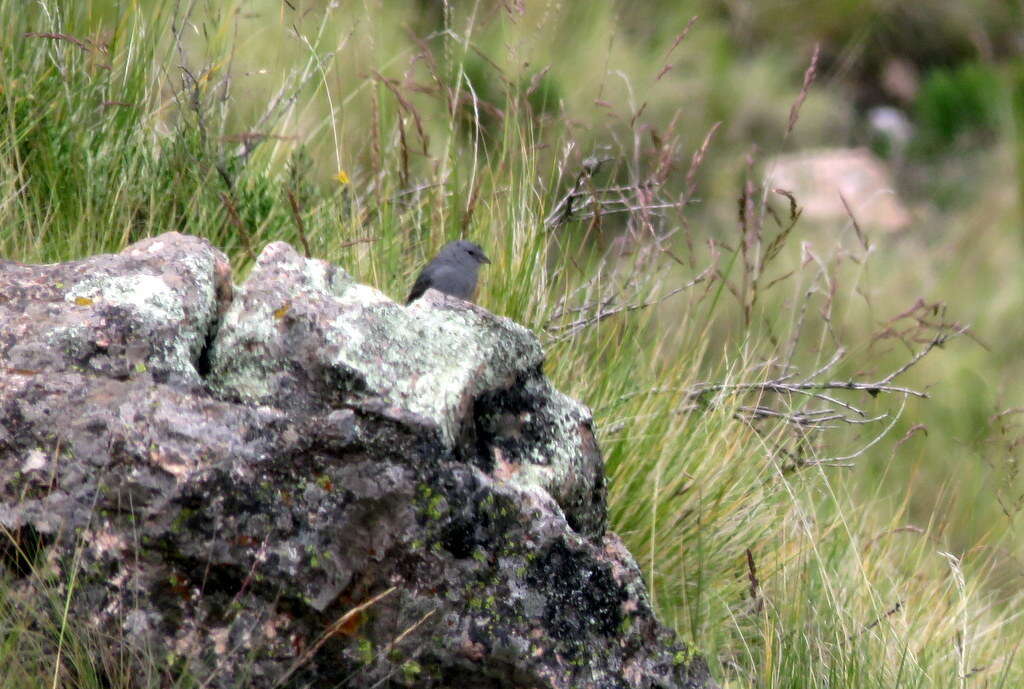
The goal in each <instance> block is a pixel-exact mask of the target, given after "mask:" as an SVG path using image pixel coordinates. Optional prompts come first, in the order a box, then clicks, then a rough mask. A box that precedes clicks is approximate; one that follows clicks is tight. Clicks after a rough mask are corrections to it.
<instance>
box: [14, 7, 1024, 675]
mask: <svg viewBox="0 0 1024 689" xmlns="http://www.w3.org/2000/svg"><path fill="white" fill-rule="evenodd" d="M0 18H2V19H4V20H5V26H6V27H7V30H6V31H7V33H6V40H5V41H4V43H3V46H0V52H2V56H3V60H2V63H0V87H2V89H3V91H2V94H0V97H2V103H0V119H2V122H3V134H2V136H3V140H2V156H3V166H4V168H3V179H2V180H0V185H2V186H0V198H2V201H0V255H3V256H4V257H8V258H14V259H16V260H21V261H56V260H70V259H73V258H78V257H81V256H84V255H87V254H89V253H94V252H98V251H116V250H119V249H121V248H123V247H124V246H125V245H126V244H127V243H130V242H132V241H136V240H138V239H140V238H142V237H144V236H148V235H151V234H155V233H158V232H162V231H167V230H172V229H177V230H180V231H187V232H192V233H196V234H202V235H204V236H207V237H210V238H211V240H212V241H214V242H215V243H216V244H217V245H218V246H220V247H221V248H223V249H224V250H225V251H227V252H228V253H229V254H230V255H231V257H232V260H233V262H234V265H235V267H236V269H237V270H238V271H239V272H240V276H241V275H244V273H245V271H246V270H247V268H248V266H249V265H251V262H252V260H253V258H254V256H255V254H256V253H258V251H259V249H260V247H261V246H262V245H263V244H265V243H266V242H267V241H272V240H275V239H284V240H286V241H290V242H292V243H294V244H296V245H299V244H300V243H305V244H306V245H308V246H309V249H310V252H311V253H312V254H314V255H317V256H321V257H324V258H327V259H329V260H332V261H335V262H337V263H340V264H342V265H344V266H346V267H347V268H348V269H350V270H351V271H352V272H353V273H355V274H356V276H357V277H358V278H360V279H362V280H364V281H367V282H369V283H371V284H374V285H376V286H378V287H379V288H381V289H382V290H384V291H386V292H387V293H389V294H390V295H391V296H393V297H396V298H399V297H401V296H402V295H403V294H404V291H405V290H406V288H407V286H408V284H409V281H410V278H411V276H412V275H413V273H414V271H415V270H416V269H417V267H418V266H419V265H421V264H422V262H423V260H424V259H425V258H426V257H428V256H429V255H431V254H432V252H433V251H434V250H435V249H436V247H437V246H438V245H439V244H440V242H441V241H443V240H444V239H446V238H451V237H455V236H463V235H467V236H471V237H473V238H475V239H477V240H479V241H480V242H481V243H482V244H484V246H485V247H486V248H487V250H488V253H489V254H492V255H495V256H497V258H496V260H495V265H494V266H493V267H492V268H493V269H492V270H490V271H489V273H488V274H487V285H486V286H485V288H484V294H483V295H482V296H481V302H482V303H483V304H485V305H487V306H488V307H489V308H491V309H492V310H494V311H496V312H499V313H503V314H505V315H508V316H510V317H513V318H516V319H517V320H521V321H522V322H524V323H526V324H528V325H530V326H531V327H533V328H534V329H535V330H537V331H538V332H540V333H542V335H543V337H544V338H545V341H546V343H547V345H548V350H549V354H550V360H549V363H548V366H547V371H548V373H549V375H551V376H552V377H553V378H554V379H555V380H556V382H557V383H558V384H559V385H560V386H561V387H562V389H564V390H566V391H567V392H569V393H570V394H573V395H575V396H577V397H580V398H581V399H583V400H584V401H585V402H587V403H588V404H590V405H591V406H592V407H593V408H594V410H595V415H596V418H597V420H598V425H599V429H600V432H601V434H602V443H603V447H604V449H605V451H606V454H607V457H608V463H609V473H610V476H611V499H612V511H613V517H614V519H613V521H614V523H615V527H616V528H617V529H618V530H619V531H620V532H622V534H623V536H624V538H625V539H626V541H627V543H628V544H629V545H630V546H631V549H632V550H633V552H634V553H635V554H636V556H637V558H638V560H639V561H640V563H641V566H642V567H643V568H644V569H645V572H647V574H648V581H649V583H650V585H651V586H652V596H653V598H654V600H655V603H656V604H657V605H658V606H659V609H660V610H661V612H662V615H663V617H664V618H665V619H666V620H667V621H668V622H669V623H670V624H674V625H675V626H676V627H677V629H679V631H680V632H681V633H682V634H683V636H684V637H685V638H687V639H688V640H690V641H692V642H693V643H695V644H696V645H697V646H698V647H699V648H700V649H702V650H703V651H704V652H706V653H707V655H708V657H709V660H710V661H711V664H712V667H713V669H714V673H715V675H716V677H718V678H719V679H720V681H721V682H722V683H723V685H726V686H758V687H769V686H771V687H775V686H851V687H852V686H958V687H959V686H967V684H968V683H970V684H972V685H979V686H1006V687H1013V686H1021V684H1020V682H1024V661H1022V660H1020V659H1019V658H1018V655H1017V652H1016V651H1017V646H1018V644H1019V643H1020V639H1021V637H1022V636H1024V624H1022V622H1021V620H1020V619H1019V615H1020V610H1021V608H1020V603H1021V601H1022V600H1024V597H1022V595H1021V592H1022V584H1024V533H1021V528H1022V524H1021V509H1022V506H1024V479H1022V478H1021V476H1020V473H1019V470H1018V463H1019V461H1020V458H1021V439H1022V438H1024V435H1022V426H1021V424H1020V418H1021V412H1022V410H1024V391H1022V389H1024V388H1022V386H1021V385H1020V382H1019V381H1020V380H1021V379H1022V376H1024V270H1022V268H1021V260H1022V258H1024V227H1022V207H1024V167H1022V165H1024V136H1022V131H1024V2H1021V1H1020V0H969V1H967V0H965V1H961V2H955V3H953V2H946V1H945V0H924V1H922V2H915V3H907V2H896V1H894V0H860V1H854V0H848V1H847V0H844V1H839V2H828V3H822V2H814V1H813V0H785V1H784V0H769V1H756V0H675V1H672V2H668V1H667V0H666V1H651V2H645V3H626V2H622V3H619V2H611V1H607V2H575V3H564V2H554V1H550V2H548V1H537V2H532V1H530V2H527V1H524V0H518V1H517V0H509V1H508V2H498V1H497V0H481V1H479V2H464V3H446V2H430V1H426V0H419V1H413V0H406V1H396V2H391V1H388V2H384V1H377V2H375V1H372V0H367V1H365V2H360V3H355V2H344V1H341V2H330V3H326V2H322V1H321V2H306V1H303V0H287V1H277V0H250V1H242V0H235V1H233V2H223V3H214V2H202V1H194V2H188V1H187V0H182V1H181V2H170V1H167V2H163V1H154V2H145V3H143V2H118V1H117V0H83V1H82V2H75V3H62V2H37V3H32V4H31V5H26V4H24V3H17V2H12V1H11V0H0ZM809 68H810V69H809ZM822 149H830V150H836V149H867V150H869V151H871V152H872V154H873V156H874V158H873V160H875V162H876V163H877V164H878V166H879V169H881V170H883V171H884V172H885V174H886V175H888V177H887V180H888V183H889V185H890V187H891V189H890V190H889V191H886V194H887V195H889V196H892V197H893V198H896V199H898V200H899V204H900V207H901V208H902V209H903V212H904V213H905V215H906V220H905V221H902V222H899V223H896V225H898V226H897V227H892V226H889V225H887V224H886V223H885V222H884V219H882V220H879V221H878V222H875V221H874V220H869V219H868V218H874V216H871V215H865V216H861V218H862V220H863V222H861V221H855V220H854V218H857V217H858V216H859V214H860V212H861V210H862V209H861V208H858V207H856V206H854V207H851V208H850V212H849V214H846V215H844V216H843V217H839V218H835V219H827V218H825V219H822V218H820V217H818V218H815V217H811V214H810V213H807V214H804V215H803V216H802V217H795V216H798V215H799V213H794V211H795V210H798V209H799V208H800V207H802V206H803V204H804V199H803V198H801V195H800V194H799V193H797V191H796V190H794V189H786V190H785V191H789V192H792V193H793V194H794V196H795V204H796V206H797V207H796V208H791V206H790V199H789V198H788V197H787V196H786V195H785V194H782V193H781V192H776V191H774V189H775V188H777V182H776V180H775V172H776V170H777V169H781V168H777V167H776V166H777V165H781V163H779V162H778V161H779V160H781V158H779V156H784V155H786V154H792V153H805V154H806V153H809V152H815V151H820V150H822ZM592 158H597V159H601V160H605V159H606V160H605V162H603V164H601V165H600V166H599V167H598V168H597V169H596V170H595V171H594V172H593V174H590V175H587V174H584V171H586V170H588V169H589V170H592V169H594V166H593V164H591V163H587V162H585V161H587V159H592ZM778 186H781V184H779V185H778ZM574 188H575V189H577V190H578V191H579V192H580V195H579V198H578V200H577V207H576V208H575V209H571V210H573V212H571V213H569V214H568V215H565V216H564V217H561V218H560V219H559V218H558V214H557V213H556V212H555V211H556V210H557V209H558V208H559V206H558V202H559V200H560V199H564V198H565V196H566V194H569V193H570V192H571V191H572V190H573V189H574ZM597 189H601V190H605V191H606V193H607V194H609V195H610V196H608V197H606V198H617V199H619V200H620V202H618V203H609V204H607V205H606V206H605V207H604V209H605V210H606V211H609V212H607V213H605V214H603V215H600V217H598V218H594V217H588V214H587V213H588V209H590V210H592V209H593V207H594V205H593V202H592V201H593V200H592V199H591V200H590V201H588V200H587V199H588V198H590V197H589V196H588V194H590V193H592V192H596V191H597ZM616 190H617V191H616ZM616 194H617V196H616ZM738 199H739V202H738ZM833 200H834V199H833ZM588 204H590V205H588ZM738 209H739V211H738ZM563 211H564V207H563ZM851 215H852V217H850V216H851ZM545 218H548V219H549V220H551V222H548V223H545ZM793 221H795V223H794V222H793ZM239 279H241V277H240V278H239ZM691 281H695V284H693V285H691V286H689V287H686V286H687V285H690V283H691ZM683 287H686V288H685V289H679V291H678V292H674V291H673V290H675V289H676V288H683ZM609 295H611V296H609ZM669 295H670V296H669ZM602 304H606V307H607V308H605V307H603V306H602ZM602 308H605V310H606V311H607V313H605V312H603V311H602ZM579 321H585V322H584V323H583V324H582V325H575V324H577V323H578V322H579ZM942 333H944V334H950V333H959V336H958V337H955V338H951V339H949V340H946V339H943V338H942V337H940V334H942ZM936 343H938V344H940V345H941V347H936V348H935V349H934V350H930V351H928V353H927V356H924V357H923V358H921V359H920V360H917V361H916V363H914V365H913V366H912V367H911V368H909V369H908V370H907V371H906V372H905V373H902V374H901V375H900V376H899V378H898V379H896V381H895V383H894V384H896V383H898V384H899V385H901V386H906V387H907V388H910V389H913V390H918V391H927V393H928V394H929V395H930V397H929V398H928V399H920V398H917V397H914V396H907V397H904V396H902V395H899V394H878V393H879V391H878V390H867V391H863V390H862V391H849V394H848V395H847V396H846V397H844V396H843V394H847V393H842V394H841V393H838V392H837V393H835V395H836V399H839V400H840V402H842V404H849V405H851V406H855V407H856V408H857V409H859V410H862V411H863V412H864V413H865V418H868V417H873V416H879V417H881V416H883V415H887V416H884V418H882V419H881V420H879V421H878V422H877V423H873V424H866V425H861V424H856V425H855V424H850V423H847V422H844V421H843V420H837V421H836V422H835V423H834V424H828V425H834V426H836V427H835V428H827V429H825V428H813V429H811V430H808V429H807V428H806V427H801V424H800V422H799V419H797V418H796V416H795V415H796V414H799V413H800V412H801V411H806V410H807V409H808V406H807V405H808V404H809V403H810V402H814V403H817V402H820V401H821V400H810V401H809V400H807V399H794V397H799V396H798V395H797V396H794V395H785V396H774V395H773V393H772V391H770V390H767V389H766V388H764V387H763V383H764V382H765V381H767V380H770V379H773V378H776V377H778V376H791V375H792V376H796V378H799V379H801V380H802V379H803V378H804V377H806V376H811V374H812V373H814V372H816V371H823V376H824V377H819V379H821V380H838V381H846V380H856V381H880V380H883V379H885V378H886V376H887V375H888V374H890V373H891V372H893V371H896V370H897V369H899V367H901V366H903V365H904V364H906V363H907V362H909V361H912V360H914V357H915V356H916V355H917V354H919V353H921V352H923V351H924V350H926V349H928V348H929V346H930V345H931V344H936ZM838 352H842V356H839V357H838V358H836V359H835V360H834V361H833V357H834V356H836V355H837V353H838ZM827 364H829V366H828V367H827V368H825V367H826V365H827ZM795 372H799V373H798V374H797V373H795ZM825 374H827V375H825ZM796 378H794V379H796ZM747 384H750V385H751V386H753V387H751V388H749V389H748V388H742V386H744V385H747ZM757 384H762V385H761V387H758V385H757ZM713 385H725V386H733V387H732V388H727V389H726V390H725V392H726V393H729V394H726V395H725V396H724V397H722V396H721V395H719V396H718V397H716V398H715V399H713V400H709V399H708V395H707V394H695V392H694V391H695V390H696V391H698V392H699V390H701V389H704V390H708V389H710V387H709V386H713ZM702 386H703V387H702ZM737 386H739V387H737ZM741 388H742V390H741ZM750 390H753V391H754V393H755V396H756V399H754V400H751V399H750V395H749V394H746V393H747V392H750ZM743 391H746V392H743ZM741 392H742V394H741ZM883 392H884V391H883ZM733 393H735V394H733ZM716 394H717V393H716ZM772 400H774V401H772ZM765 405H767V406H765ZM787 405H788V406H787ZM761 407H764V408H765V409H769V408H770V409H771V410H773V411H774V412H776V413H781V414H783V417H782V418H781V420H780V419H779V417H775V420H777V421H780V422H779V423H777V424H776V425H774V426H767V425H766V423H765V421H766V419H765V418H764V415H763V414H760V413H759V412H758V409H759V408H761ZM694 409H696V411H694ZM751 409H753V410H754V411H753V412H752V411H751ZM833 409H839V410H840V411H843V412H844V413H847V412H848V415H849V416H852V417H856V416H857V415H856V414H855V413H853V412H852V411H851V410H850V408H849V407H843V406H838V407H833ZM844 410H845V411H844ZM845 457H850V459H849V460H848V461H843V462H838V461H836V462H827V461H822V460H823V459H828V458H845ZM839 464H842V465H843V466H836V465H839ZM19 633H22V634H28V632H27V631H26V630H22V631H21V632H19ZM8 647H12V648H13V647H17V644H14V643H13V642H9V644H8ZM26 667H27V666H26ZM31 674H32V671H31V668H28V669H25V670H24V674H23V676H24V677H30V676H31ZM8 676H9V677H10V676H13V675H8ZM801 678H803V680H801ZM802 682H806V683H802ZM12 686H14V684H12Z"/></svg>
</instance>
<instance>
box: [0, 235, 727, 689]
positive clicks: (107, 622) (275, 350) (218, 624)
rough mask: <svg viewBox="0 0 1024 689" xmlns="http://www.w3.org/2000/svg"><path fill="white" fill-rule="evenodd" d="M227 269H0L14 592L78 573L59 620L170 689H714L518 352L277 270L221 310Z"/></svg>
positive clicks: (585, 441) (575, 434)
mask: <svg viewBox="0 0 1024 689" xmlns="http://www.w3.org/2000/svg"><path fill="white" fill-rule="evenodd" d="M226 266H227V263H226V261H225V259H224V257H223V255H221V254H220V253H219V252H218V251H216V250H215V249H213V248H212V247H210V246H209V245H208V244H206V243H205V242H203V241H201V240H197V239H194V238H189V237H183V236H181V235H163V236H161V237H157V238H154V239H152V240H147V241H146V242H142V243H140V244H137V245H134V246H132V247H129V248H128V249H126V250H125V251H124V252H122V253H121V254H119V255H117V256H97V257H93V258H90V259H87V260H85V261H79V262H75V263H69V264H61V265H55V266H22V265H18V264H11V263H0V528H2V529H3V530H5V531H6V532H7V533H9V534H10V536H9V538H8V539H7V541H8V542H7V544H6V547H5V546H4V545H0V570H2V572H3V574H2V575H3V576H4V577H5V578H7V579H9V580H10V582H11V584H10V585H11V586H13V587H15V588H18V587H20V588H21V589H23V590H24V592H26V594H30V593H31V592H32V591H34V590H36V588H38V585H37V583H36V582H38V580H39V577H47V576H53V577H54V578H56V579H60V577H65V578H66V577H67V576H69V575H70V574H71V570H72V568H76V569H75V572H76V589H77V593H76V594H75V595H74V596H73V597H72V606H73V612H74V619H76V620H78V621H79V622H80V623H83V624H85V625H87V627H88V628H95V629H98V630H101V631H102V632H103V633H104V634H107V635H110V638H111V639H112V640H113V641H112V648H118V649H121V648H122V646H123V648H127V649H132V650H133V652H134V653H135V654H136V655H137V657H139V658H141V657H149V658H153V657H157V658H162V659H165V662H166V664H167V668H166V670H167V674H166V675H165V681H166V682H170V681H172V679H173V677H174V676H176V675H177V674H179V673H186V674H191V675H193V676H195V677H198V678H201V680H202V681H204V682H205V683H206V686H213V687H274V686H290V687H305V686H355V687H364V686H365V687H370V686H381V687H387V686H410V687H481V688H482V687H495V688H497V687H552V688H555V687H559V688H560V687H566V688H568V687H608V688H611V687H616V688H618V687H645V688H647V687H666V688H667V687H694V688H696V687H706V686H713V683H712V682H711V681H710V680H709V679H708V677H707V672H706V669H705V666H704V663H703V661H702V660H701V659H700V658H699V656H696V655H695V654H694V653H692V651H691V650H690V649H686V648H685V647H683V646H682V645H680V644H679V643H678V642H677V641H675V640H674V637H673V635H672V634H671V632H669V631H668V630H667V629H665V628H664V627H662V626H661V625H660V624H659V623H658V622H657V621H656V619H655V618H654V616H653V612H652V610H651V608H650V605H649V602H648V600H647V597H646V593H645V590H644V586H643V582H642V579H641V576H640V572H639V570H638V568H637V566H636V564H635V562H634V561H633V559H632V557H631V556H630V555H629V553H628V552H627V551H626V549H625V548H624V547H623V545H622V543H621V542H620V541H619V539H618V538H617V537H616V536H615V535H614V534H611V533H609V532H606V530H605V518H606V516H605V515H606V507H605V496H604V487H603V467H602V463H601V456H600V452H599V450H598V448H597V445H596V442H595V441H594V436H593V432H592V429H591V420H590V415H589V412H588V411H587V410H586V408H585V407H583V406H582V405H580V404H578V403H577V402H575V401H573V400H571V399H569V398H567V397H565V396H564V395H561V394H560V393H558V392H557V391H556V390H554V389H553V388H552V386H551V385H550V383H549V382H548V380H547V379H546V378H545V377H544V376H543V374H542V372H541V367H542V363H543V353H542V352H541V349H540V347H539V345H538V344H537V342H536V340H535V338H534V337H533V336H532V335H531V334H530V333H529V332H528V331H527V330H525V329H523V328H521V327H520V326H518V325H516V324H514V323H512V322H511V321H508V320H507V319H503V318H500V317H497V316H494V315H493V314H490V313H488V312H487V311H486V310H484V309H481V308H479V307H475V306H473V305H471V304H468V303H465V302H462V301H460V300H454V299H451V298H447V297H444V296H443V295H440V294H439V293H436V292H432V291H431V292H428V293H427V295H425V297H424V298H423V299H420V300H419V301H417V302H415V303H414V304H413V305H412V306H410V307H408V308H405V307H402V306H399V305H396V304H394V303H393V302H391V301H390V300H389V299H387V298H386V297H384V296H383V295H382V294H380V293H379V292H377V291H376V290H373V289H371V288H369V287H366V286H363V285H359V284H357V283H355V282H353V281H352V280H351V278H350V277H349V276H348V275H347V274H346V273H345V272H344V271H342V270H341V269H339V268H336V267H334V266H331V265H329V264H327V263H324V262H321V261H315V260H307V259H304V258H301V257H300V256H298V255H297V254H296V253H295V252H294V251H293V250H292V249H291V248H290V247H288V246H287V245H284V244H280V243H278V244H272V245H270V246H268V247H267V248H266V250H265V251H264V252H263V254H262V255H261V256H260V259H259V262H258V265H257V266H256V268H255V269H254V270H253V272H252V274H251V276H250V278H249V279H248V280H247V281H246V283H245V284H244V285H243V286H241V287H240V288H238V290H237V294H236V295H235V297H234V299H233V300H231V289H230V280H229V277H228V273H227V270H226ZM94 268H95V270H94ZM83 285H87V286H89V287H88V288H86V287H84V286H83ZM114 286H119V287H116V288H115V287H114ZM165 286H166V287H165ZM154 295H158V296H154ZM79 296H82V297H84V298H85V299H87V300H89V302H88V303H86V302H84V301H81V300H79V299H78V297H79ZM27 314H35V316H36V317H35V318H31V317H29V315H27ZM218 314H220V318H219V319H218ZM10 333H15V335H13V336H9V334H10ZM101 343H105V344H101ZM207 343H209V344H207ZM104 347H105V348H106V351H102V352H101V351H100V350H101V349H103V348H104ZM129 352H131V353H129ZM139 362H141V363H142V365H141V366H140V365H137V364H138V363H139ZM11 542H16V543H17V545H18V547H17V548H15V547H13V546H12V545H11ZM76 552H77V555H78V557H77V560H76V558H75V555H76ZM76 562H77V565H76V564H75V563H76ZM122 650H123V649H122ZM154 653H155V655H154ZM121 657H122V658H125V657H133V656H131V654H130V653H129V654H128V655H127V656H125V655H122V656H121Z"/></svg>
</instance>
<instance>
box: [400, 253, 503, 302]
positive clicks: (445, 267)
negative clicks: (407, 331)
mask: <svg viewBox="0 0 1024 689" xmlns="http://www.w3.org/2000/svg"><path fill="white" fill-rule="evenodd" d="M490 262H491V261H490V259H488V258H487V257H486V256H484V250H483V249H481V248H480V246H479V245H478V244H474V243H473V242H470V241H467V240H465V239H459V240H457V241H454V242H448V243H447V244H445V245H444V246H442V247H441V250H440V251H439V252H437V256H435V257H434V260H433V261H431V262H430V263H428V264H427V265H426V266H424V268H423V271H422V272H421V273H420V276H419V277H418V278H416V282H415V283H413V286H412V290H411V291H410V292H409V298H408V299H407V300H406V301H405V303H406V304H411V303H412V302H414V301H416V300H417V299H419V298H420V297H422V296H423V293H424V292H426V291H427V290H428V289H430V288H434V289H436V290H438V291H439V292H444V293H445V294H450V295H452V296H453V297H458V298H459V299H465V300H466V301H473V297H474V296H476V280H477V275H478V273H479V272H480V266H481V265H482V264H484V263H490Z"/></svg>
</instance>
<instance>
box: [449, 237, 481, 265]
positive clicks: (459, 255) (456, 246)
mask: <svg viewBox="0 0 1024 689" xmlns="http://www.w3.org/2000/svg"><path fill="white" fill-rule="evenodd" d="M440 256H445V257H448V258H452V259H454V260H459V261H464V260H466V259H467V258H468V259H469V260H471V261H473V262H475V263H490V262H491V259H489V258H487V256H486V255H484V250H483V249H481V248H480V245H479V244H477V243H475V242H471V241H469V240H468V239H459V240H456V241H454V242H449V243H448V244H445V246H444V248H443V249H441V253H440V254H439V257H440Z"/></svg>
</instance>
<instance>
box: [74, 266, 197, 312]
mask: <svg viewBox="0 0 1024 689" xmlns="http://www.w3.org/2000/svg"><path fill="white" fill-rule="evenodd" d="M80 299H88V300H91V301H92V302H94V303H96V302H101V301H102V302H104V303H107V304H113V305H116V306H127V307H130V308H131V309H133V310H136V311H138V312H140V313H141V314H142V316H143V317H144V318H147V319H148V320H153V321H167V320H177V321H180V320H183V319H184V318H185V309H184V307H183V306H182V303H181V295H180V294H179V293H178V292H176V291H175V290H174V289H173V288H172V287H171V286H170V285H168V284H167V282H165V281H164V280H163V278H161V277H159V276H157V275H145V274H135V275H103V276H98V277H91V278H88V279H86V280H82V281H81V282H79V283H76V284H75V285H73V286H72V287H71V288H70V289H69V290H68V291H67V293H65V295H64V300H65V301H69V302H72V303H77V302H79V300H80Z"/></svg>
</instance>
